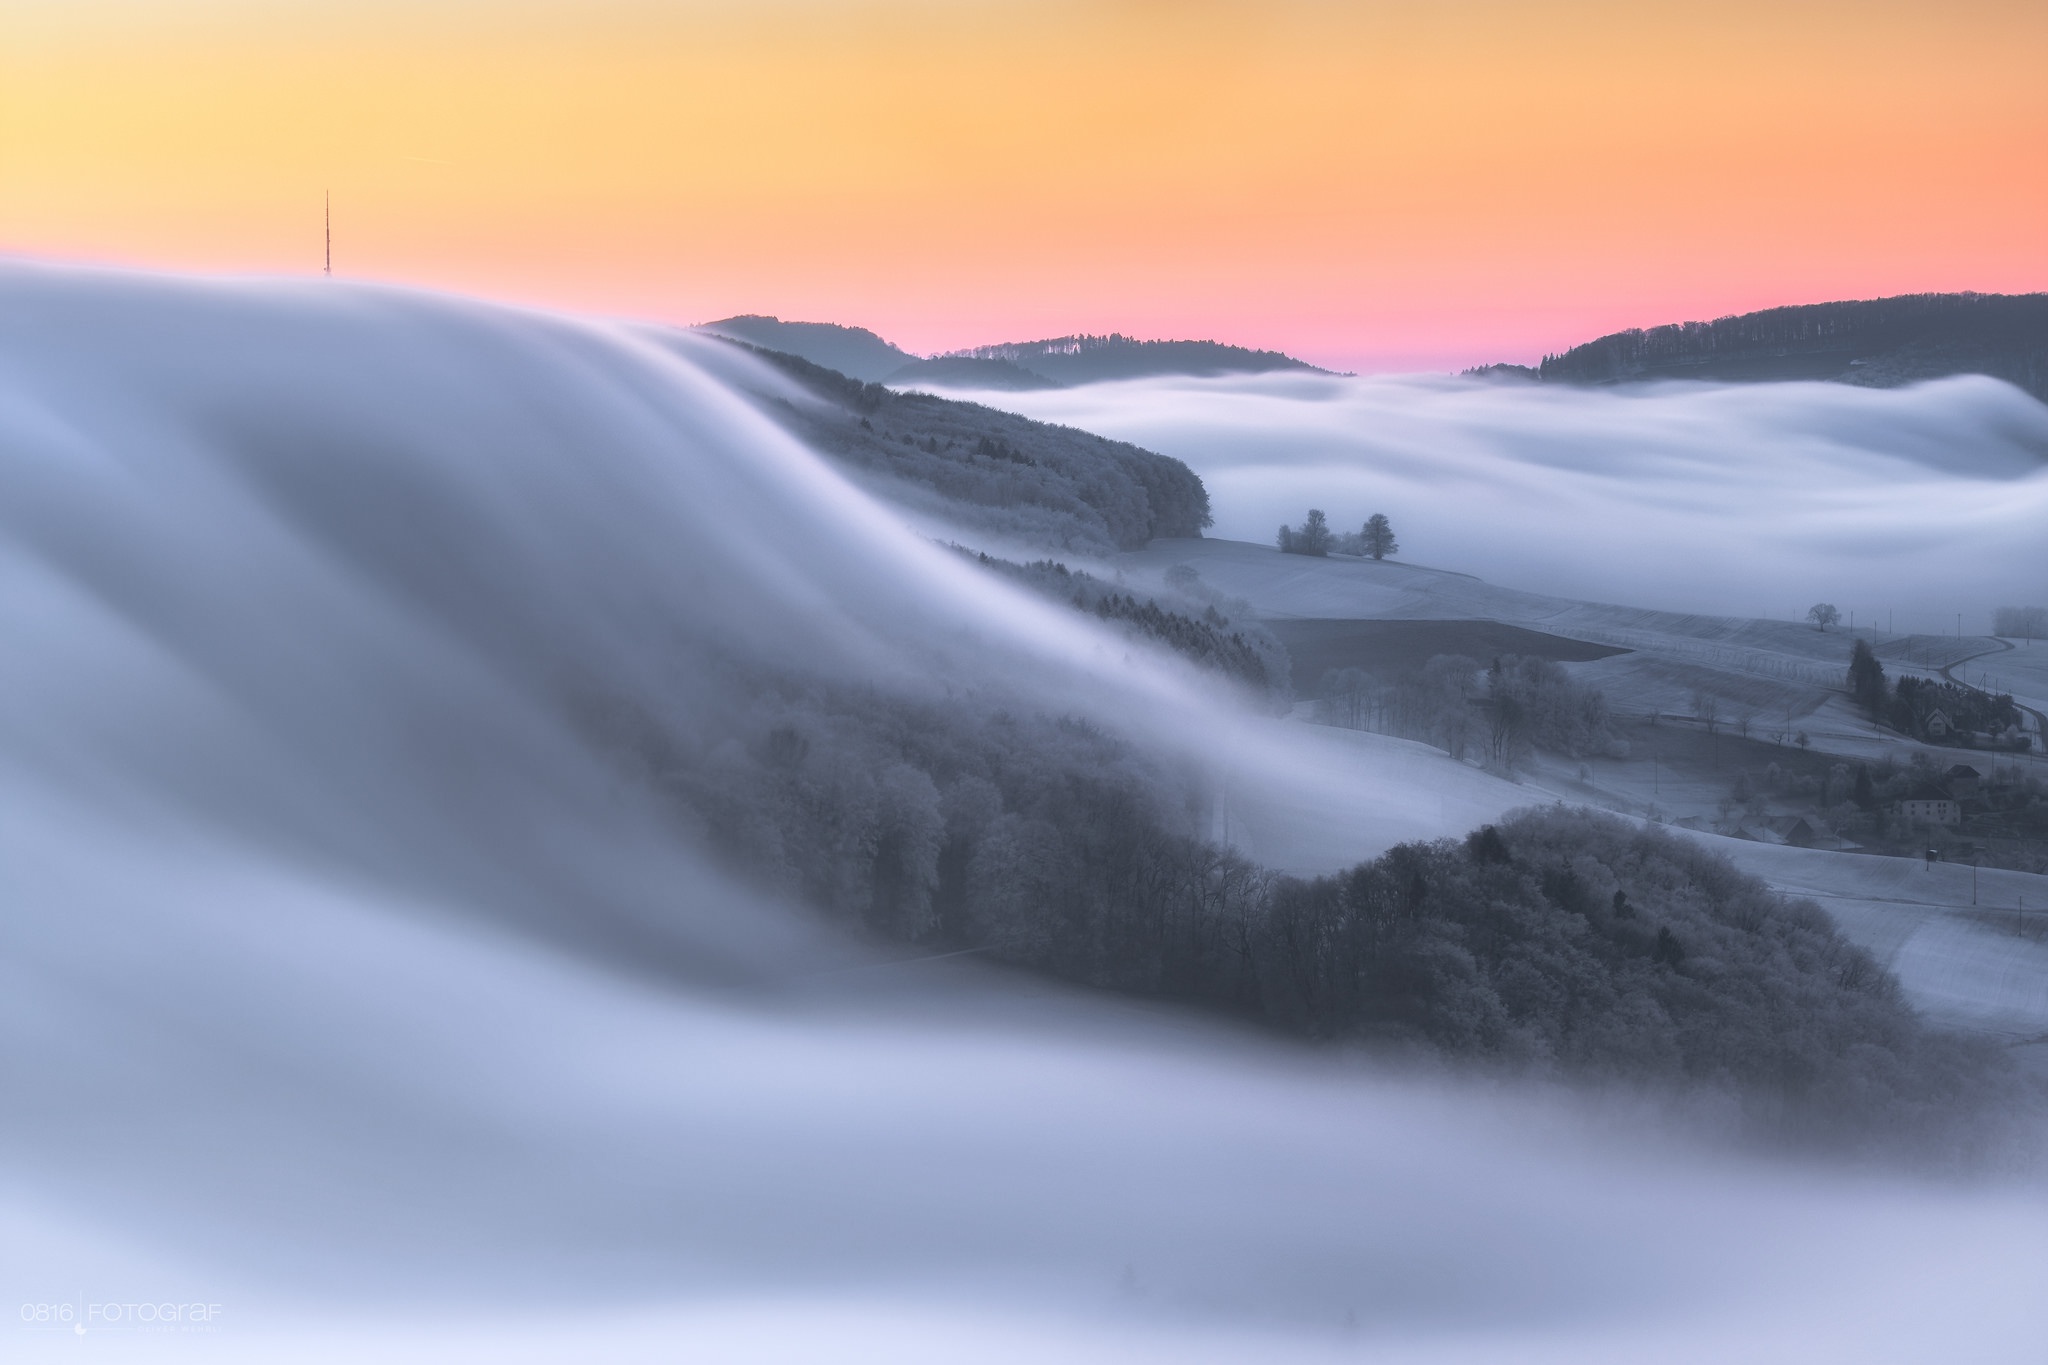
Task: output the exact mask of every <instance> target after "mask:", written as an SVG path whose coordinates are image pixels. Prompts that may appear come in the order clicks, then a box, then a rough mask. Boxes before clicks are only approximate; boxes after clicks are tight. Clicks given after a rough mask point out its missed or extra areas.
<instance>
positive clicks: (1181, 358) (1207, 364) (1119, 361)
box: [941, 332, 1329, 384]
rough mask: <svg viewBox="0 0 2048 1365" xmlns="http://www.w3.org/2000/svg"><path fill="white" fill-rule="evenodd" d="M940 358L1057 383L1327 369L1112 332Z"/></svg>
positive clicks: (1205, 344) (1209, 344)
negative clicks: (991, 363)
mask: <svg viewBox="0 0 2048 1365" xmlns="http://www.w3.org/2000/svg"><path fill="white" fill-rule="evenodd" d="M941 358H942V359H962V360H1000V361H1004V362H1007V363H1008V364H1010V365H1014V366H1016V367H1017V368H1018V369H1020V370H1023V371H1024V372H1026V373H1027V374H1031V375H1036V376H1041V377H1043V378H1045V379H1048V380H1051V381H1052V382H1053V383H1055V384H1092V383H1095V382H1097V381H1100V380H1105V379H1142V378H1145V377H1148V376H1151V375H1165V374H1185V375H1198V376H1200V375H1220V374H1266V373H1269V372H1271V371H1274V370H1298V371H1300V372H1302V373H1304V374H1327V373H1329V371H1327V370H1319V369H1317V368H1316V367H1315V366H1313V365H1310V364H1308V363H1307V362H1306V361H1301V360H1296V359H1295V358H1294V357H1293V356H1290V355H1283V354H1281V353H1280V352H1279V351H1254V350H1248V349H1246V348H1245V347H1243V346H1226V345H1224V344H1223V343H1221V342H1217V341H1138V340H1136V339H1135V338H1132V337H1127V336H1123V335H1120V334H1118V333H1115V332H1112V333H1111V334H1110V335H1108V336H1066V337H1053V338H1050V339H1048V340H1045V341H1009V342H1003V343H1002V344H1000V345H996V346H976V347H973V348H971V349H969V350H964V351H953V352H950V353H949V354H948V355H947V356H945V357H941Z"/></svg>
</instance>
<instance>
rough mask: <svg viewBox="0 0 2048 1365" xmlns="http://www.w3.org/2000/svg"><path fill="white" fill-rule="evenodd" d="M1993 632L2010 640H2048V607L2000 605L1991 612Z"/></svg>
mask: <svg viewBox="0 0 2048 1365" xmlns="http://www.w3.org/2000/svg"><path fill="white" fill-rule="evenodd" d="M1991 633H1992V634H1993V635H2002V636H2004V637H2005V638H2006V639H2008V640H2048V607H2000V608H1998V609H1997V610H1996V611H1994V612H1992V613H1991Z"/></svg>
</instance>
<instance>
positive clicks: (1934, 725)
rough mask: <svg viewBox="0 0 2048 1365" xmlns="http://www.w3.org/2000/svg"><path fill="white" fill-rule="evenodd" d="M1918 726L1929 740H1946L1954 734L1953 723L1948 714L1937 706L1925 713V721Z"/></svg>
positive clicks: (1954, 725) (1954, 727)
mask: <svg viewBox="0 0 2048 1365" xmlns="http://www.w3.org/2000/svg"><path fill="white" fill-rule="evenodd" d="M1920 726H1921V728H1922V729H1923V730H1925V731H1926V732H1927V737H1928V738H1929V739H1935V740H1941V739H1947V738H1948V737H1949V736H1950V735H1952V734H1954V733H1955V732H1956V724H1955V722H1954V721H1952V720H1950V719H1949V718H1948V712H1946V711H1944V710H1942V709H1941V708H1940V707H1938V706H1937V707H1936V708H1935V709H1934V710H1932V711H1929V712H1928V713H1927V719H1926V720H1924V721H1922V722H1920Z"/></svg>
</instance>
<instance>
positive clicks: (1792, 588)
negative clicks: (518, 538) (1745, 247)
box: [959, 374, 2048, 633]
mask: <svg viewBox="0 0 2048 1365" xmlns="http://www.w3.org/2000/svg"><path fill="white" fill-rule="evenodd" d="M959 396H971V397H973V398H974V399H976V400H977V401H980V402H985V403H988V404H990V405H991V406H995V407H1002V408H1007V409H1009V410H1011V411H1015V412H1021V413H1024V414H1026V415H1028V416H1032V417H1037V418H1041V419H1043V420H1046V421H1053V422H1063V423H1068V424H1070V425H1073V426H1078V427H1082V428H1085V429H1086V430H1089V431H1096V432H1101V433H1103V434H1104V435H1109V436H1115V437H1118V438H1120V439H1123V440H1128V441H1133V442H1136V443H1137V444H1139V445H1143V446H1147V447H1149V448H1151V449H1154V450H1158V451H1161V452H1163V453H1165V454H1168V455H1172V456H1175V457H1177V458H1179V459H1181V460H1184V461H1186V462H1187V463H1188V464H1189V465H1191V466H1192V467H1193V468H1194V470H1195V472H1196V473H1198V474H1200V475H1201V476H1202V479H1203V481H1204V482H1205V483H1207V484H1208V486H1209V491H1210V496H1211V499H1212V501H1213V502H1214V504H1215V507H1216V527H1215V530H1214V532H1213V534H1215V535H1219V536H1223V537H1226V538H1231V539H1238V540H1250V541H1257V542H1260V543H1271V541H1272V539H1273V535H1274V531H1275V528H1277V527H1278V526H1279V525H1280V524H1281V523H1282V522H1283V521H1284V522H1287V523H1289V524H1299V523H1300V521H1301V520H1302V517H1303V515H1304V513H1305V511H1306V509H1307V508H1309V507H1311V506H1314V507H1321V508H1323V509H1324V510H1325V511H1326V512H1327V513H1328V514H1329V518H1330V522H1331V525H1332V526H1333V527H1334V528H1335V529H1338V530H1351V531H1356V530H1357V529H1358V527H1359V524H1360V523H1362V522H1363V521H1364V520H1365V518H1366V517H1367V516H1368V515H1370V514H1371V513H1373V512H1385V513H1386V514H1387V515H1388V517H1389V518H1390V519H1391V520H1392V521H1393V523H1394V527H1395V529H1396V531H1397V532H1398V534H1399V536H1400V539H1401V544H1402V556H1403V557H1404V558H1406V559H1409V560H1412V561H1413V562H1415V563H1418V564H1427V565H1429V566H1431V567H1435V568H1444V569H1455V570H1458V571H1461V572H1465V573H1472V574H1477V575H1479V576H1480V577H1482V578H1485V579H1488V580H1489V581H1492V582H1497V583H1502V584H1506V585H1509V586H1513V587H1518V588H1524V589H1527V590H1530V591H1534V592H1543V593H1553V594H1557V595H1559V596H1565V597H1576V598H1584V599H1590V600H1594V601H1606V602H1620V603H1623V604H1626V605H1630V606H1646V607H1655V608H1661V609H1666V610H1675V611H1696V612H1707V613H1717V614H1724V615H1738V616H1774V617H1778V618H1781V619H1782V618H1785V617H1787V616H1792V617H1798V616H1801V615H1803V613H1804V612H1805V610H1806V608H1807V607H1808V606H1810V605H1812V604H1813V603H1814V602H1816V601H1830V602H1833V603H1835V604H1836V605H1837V606H1839V607H1840V608H1841V610H1842V612H1843V616H1844V620H1845V621H1846V619H1847V617H1848V613H1849V612H1850V611H1852V610H1853V611H1855V612H1856V613H1857V619H1858V621H1859V622H1860V623H1862V624H1871V623H1877V624H1879V625H1880V626H1882V625H1883V623H1884V621H1885V620H1886V613H1887V612H1888V611H1889V612H1892V613H1894V615H1893V617H1892V619H1893V621H1894V624H1895V628H1896V629H1897V630H1899V631H1901V632H1906V631H1924V632H1940V631H1947V632H1953V631H1954V630H1955V629H1956V613H1957V612H1962V613H1963V626H1964V628H1965V629H1966V630H1968V631H1971V632H1973V633H1976V632H1984V631H1988V630H1989V629H1990V612H1991V609H1992V608H1993V607H1994V606H1997V605H1999V604H2001V603H2018V602H2022V601H2024V602H2032V601H2034V600H2035V599H2037V598H2038V597H2040V595H2041V592H2042V588H2041V585H2042V584H2043V583H2044V582H2048V536H2043V535H2042V534H2041V528H2042V527H2043V526H2048V407H2044V406H2043V405H2042V404H2040V403H2038V402H2036V401H2035V400H2034V399H2032V398H2030V397H2029V396H2027V395H2026V394H2024V393H2022V392H2020V391H2019V390H2018V389H2015V388H2013V387H2012V386H2011V385H2008V384H2004V383H2001V382H1999V381H1997V380H1992V379H1986V378H1983V377H1981V376H1964V377H1958V378H1953V379H1944V380H1939V381H1936V382H1933V383H1928V384H1922V385H1918V386H1915V387H1913V388H1908V389H1897V390H1882V389H1860V388H1852V387H1849V386H1847V385H1841V384H1822V383H1810V384H1809V383H1801V384H1751V385H1719V386H1717V385H1707V384H1689V383H1665V384H1656V385H1644V386H1637V387H1631V388H1624V389H1576V388H1563V387H1559V386H1545V385H1536V384H1527V383H1483V382H1477V381H1471V380H1464V379H1454V378H1448V377H1436V376H1372V377H1367V378H1358V379H1350V378H1324V377H1315V376H1289V375H1284V374H1282V375H1264V376H1255V377H1246V378H1225V379H1200V380H1197V379H1161V380H1141V381H1131V382H1124V383H1114V384H1095V385H1089V386H1085V387H1081V388H1073V389H1048V390H1043V391H1036V392H1027V393H1008V392H1005V393H975V394H972V395H966V394H962V395H959Z"/></svg>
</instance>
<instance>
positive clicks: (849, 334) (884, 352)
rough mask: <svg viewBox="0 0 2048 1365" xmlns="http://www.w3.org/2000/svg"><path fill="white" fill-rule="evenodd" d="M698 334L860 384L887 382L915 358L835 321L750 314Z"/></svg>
mask: <svg viewBox="0 0 2048 1365" xmlns="http://www.w3.org/2000/svg"><path fill="white" fill-rule="evenodd" d="M697 330H698V331H700V332H709V333H711V334H712V335H713V336H721V337H724V338H725V339H726V340H728V341H743V342H745V343H746V344H747V345H749V346H759V347H761V348H762V349H763V350H769V351H780V352H782V353H783V354H785V355H798V356H802V357H803V358H804V359H806V360H808V361H810V362H811V363H812V364H813V365H823V366H824V367H825V368H826V369H828V370H837V371H839V373H841V374H843V375H847V376H849V377H851V378H854V379H858V380H861V381H862V382H863V383H867V382H872V381H874V380H878V379H886V378H888V377H889V376H890V375H892V374H894V373H895V372H896V371H897V370H900V369H902V368H903V367H904V366H905V365H909V364H912V363H913V362H915V361H916V360H917V357H916V356H914V355H912V354H911V353H910V352H908V351H906V350H903V349H901V348H899V347H897V346H894V345H891V344H890V343H889V342H886V341H884V340H882V338H880V337H878V336H876V335H875V334H874V333H873V332H870V331H869V330H868V329H867V328H865V327H842V326H840V325H839V324H838V323H836V322H784V321H783V320H782V319H781V318H774V317H764V316H760V315H758V314H751V313H750V314H745V315H743V316H740V317H736V318H722V319H720V320H719V321H717V322H707V323H705V324H704V325H703V326H701V327H699V328H698V329H697Z"/></svg>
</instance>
